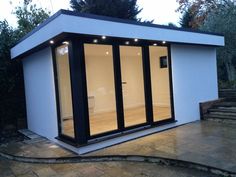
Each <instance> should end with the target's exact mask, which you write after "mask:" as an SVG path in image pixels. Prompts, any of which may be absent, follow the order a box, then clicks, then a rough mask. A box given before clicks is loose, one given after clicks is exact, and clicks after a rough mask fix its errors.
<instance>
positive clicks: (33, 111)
mask: <svg viewBox="0 0 236 177" xmlns="http://www.w3.org/2000/svg"><path fill="white" fill-rule="evenodd" d="M22 61H23V70H24V84H25V97H26V108H27V123H28V128H29V130H31V131H33V132H35V133H37V134H39V135H42V136H45V137H47V138H49V139H54V138H55V137H56V136H57V135H58V128H57V127H58V126H57V110H56V97H55V86H54V74H53V62H52V54H51V48H45V49H43V50H41V51H39V52H36V53H34V54H32V55H30V56H28V57H26V58H24V59H23V60H22Z"/></svg>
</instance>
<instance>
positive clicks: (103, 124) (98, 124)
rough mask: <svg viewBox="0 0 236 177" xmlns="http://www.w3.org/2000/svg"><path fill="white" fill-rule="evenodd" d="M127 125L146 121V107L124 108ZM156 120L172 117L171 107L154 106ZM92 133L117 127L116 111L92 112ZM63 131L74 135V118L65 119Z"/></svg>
mask: <svg viewBox="0 0 236 177" xmlns="http://www.w3.org/2000/svg"><path fill="white" fill-rule="evenodd" d="M124 116H125V127H129V126H132V125H138V124H142V123H145V122H146V113H145V107H144V106H140V107H136V108H129V109H125V110H124ZM153 117H154V121H161V120H165V119H168V118H170V117H171V109H170V107H158V106H155V107H154V108H153ZM89 121H90V133H91V135H95V134H99V133H103V132H107V131H112V130H116V129H117V115H116V112H115V111H112V112H105V113H98V114H90V120H89ZM62 126H63V128H64V129H63V133H64V134H66V135H69V136H72V137H73V136H74V131H73V130H74V128H73V121H72V119H67V120H64V121H63V125H62Z"/></svg>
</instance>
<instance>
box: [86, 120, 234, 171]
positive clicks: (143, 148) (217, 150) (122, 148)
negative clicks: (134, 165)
mask: <svg viewBox="0 0 236 177" xmlns="http://www.w3.org/2000/svg"><path fill="white" fill-rule="evenodd" d="M111 154H123V155H130V154H137V155H150V156H160V157H166V158H174V159H179V160H185V161H191V162H196V163H201V164H204V165H209V166H212V167H216V168H221V169H225V170H229V171H233V172H236V124H227V123H217V122H214V121H197V122H194V123H190V124H186V125H184V126H180V127H178V128H174V129H170V130H167V131H163V132H161V133H156V134H153V135H149V136H146V137H143V138H139V139H136V140H133V141H129V142H126V143H122V144H120V145H116V146H112V147H109V148H105V149H103V150H99V151H96V152H93V153H90V154H88V155H111Z"/></svg>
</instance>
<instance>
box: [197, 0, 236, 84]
mask: <svg viewBox="0 0 236 177" xmlns="http://www.w3.org/2000/svg"><path fill="white" fill-rule="evenodd" d="M235 19H236V5H235V4H234V3H233V2H228V3H227V6H225V5H221V6H218V8H217V9H216V10H215V11H212V12H211V13H209V15H208V17H207V18H206V20H205V22H204V24H203V25H202V27H201V29H202V30H205V31H211V32H217V33H221V34H223V35H224V36H225V47H221V48H219V49H218V51H217V59H218V76H219V80H220V81H221V83H222V82H228V83H230V84H231V86H232V87H234V88H235V87H236V85H235V84H236V20H235ZM227 85H228V84H227ZM220 86H222V85H220Z"/></svg>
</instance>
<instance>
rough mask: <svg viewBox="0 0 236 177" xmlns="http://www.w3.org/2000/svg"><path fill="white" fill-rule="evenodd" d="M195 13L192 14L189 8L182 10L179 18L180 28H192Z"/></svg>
mask: <svg viewBox="0 0 236 177" xmlns="http://www.w3.org/2000/svg"><path fill="white" fill-rule="evenodd" d="M195 16H196V14H193V12H192V10H191V9H187V10H186V11H185V12H183V16H182V18H181V19H180V22H179V24H180V25H181V27H182V28H194V26H195V25H194V19H195Z"/></svg>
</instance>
